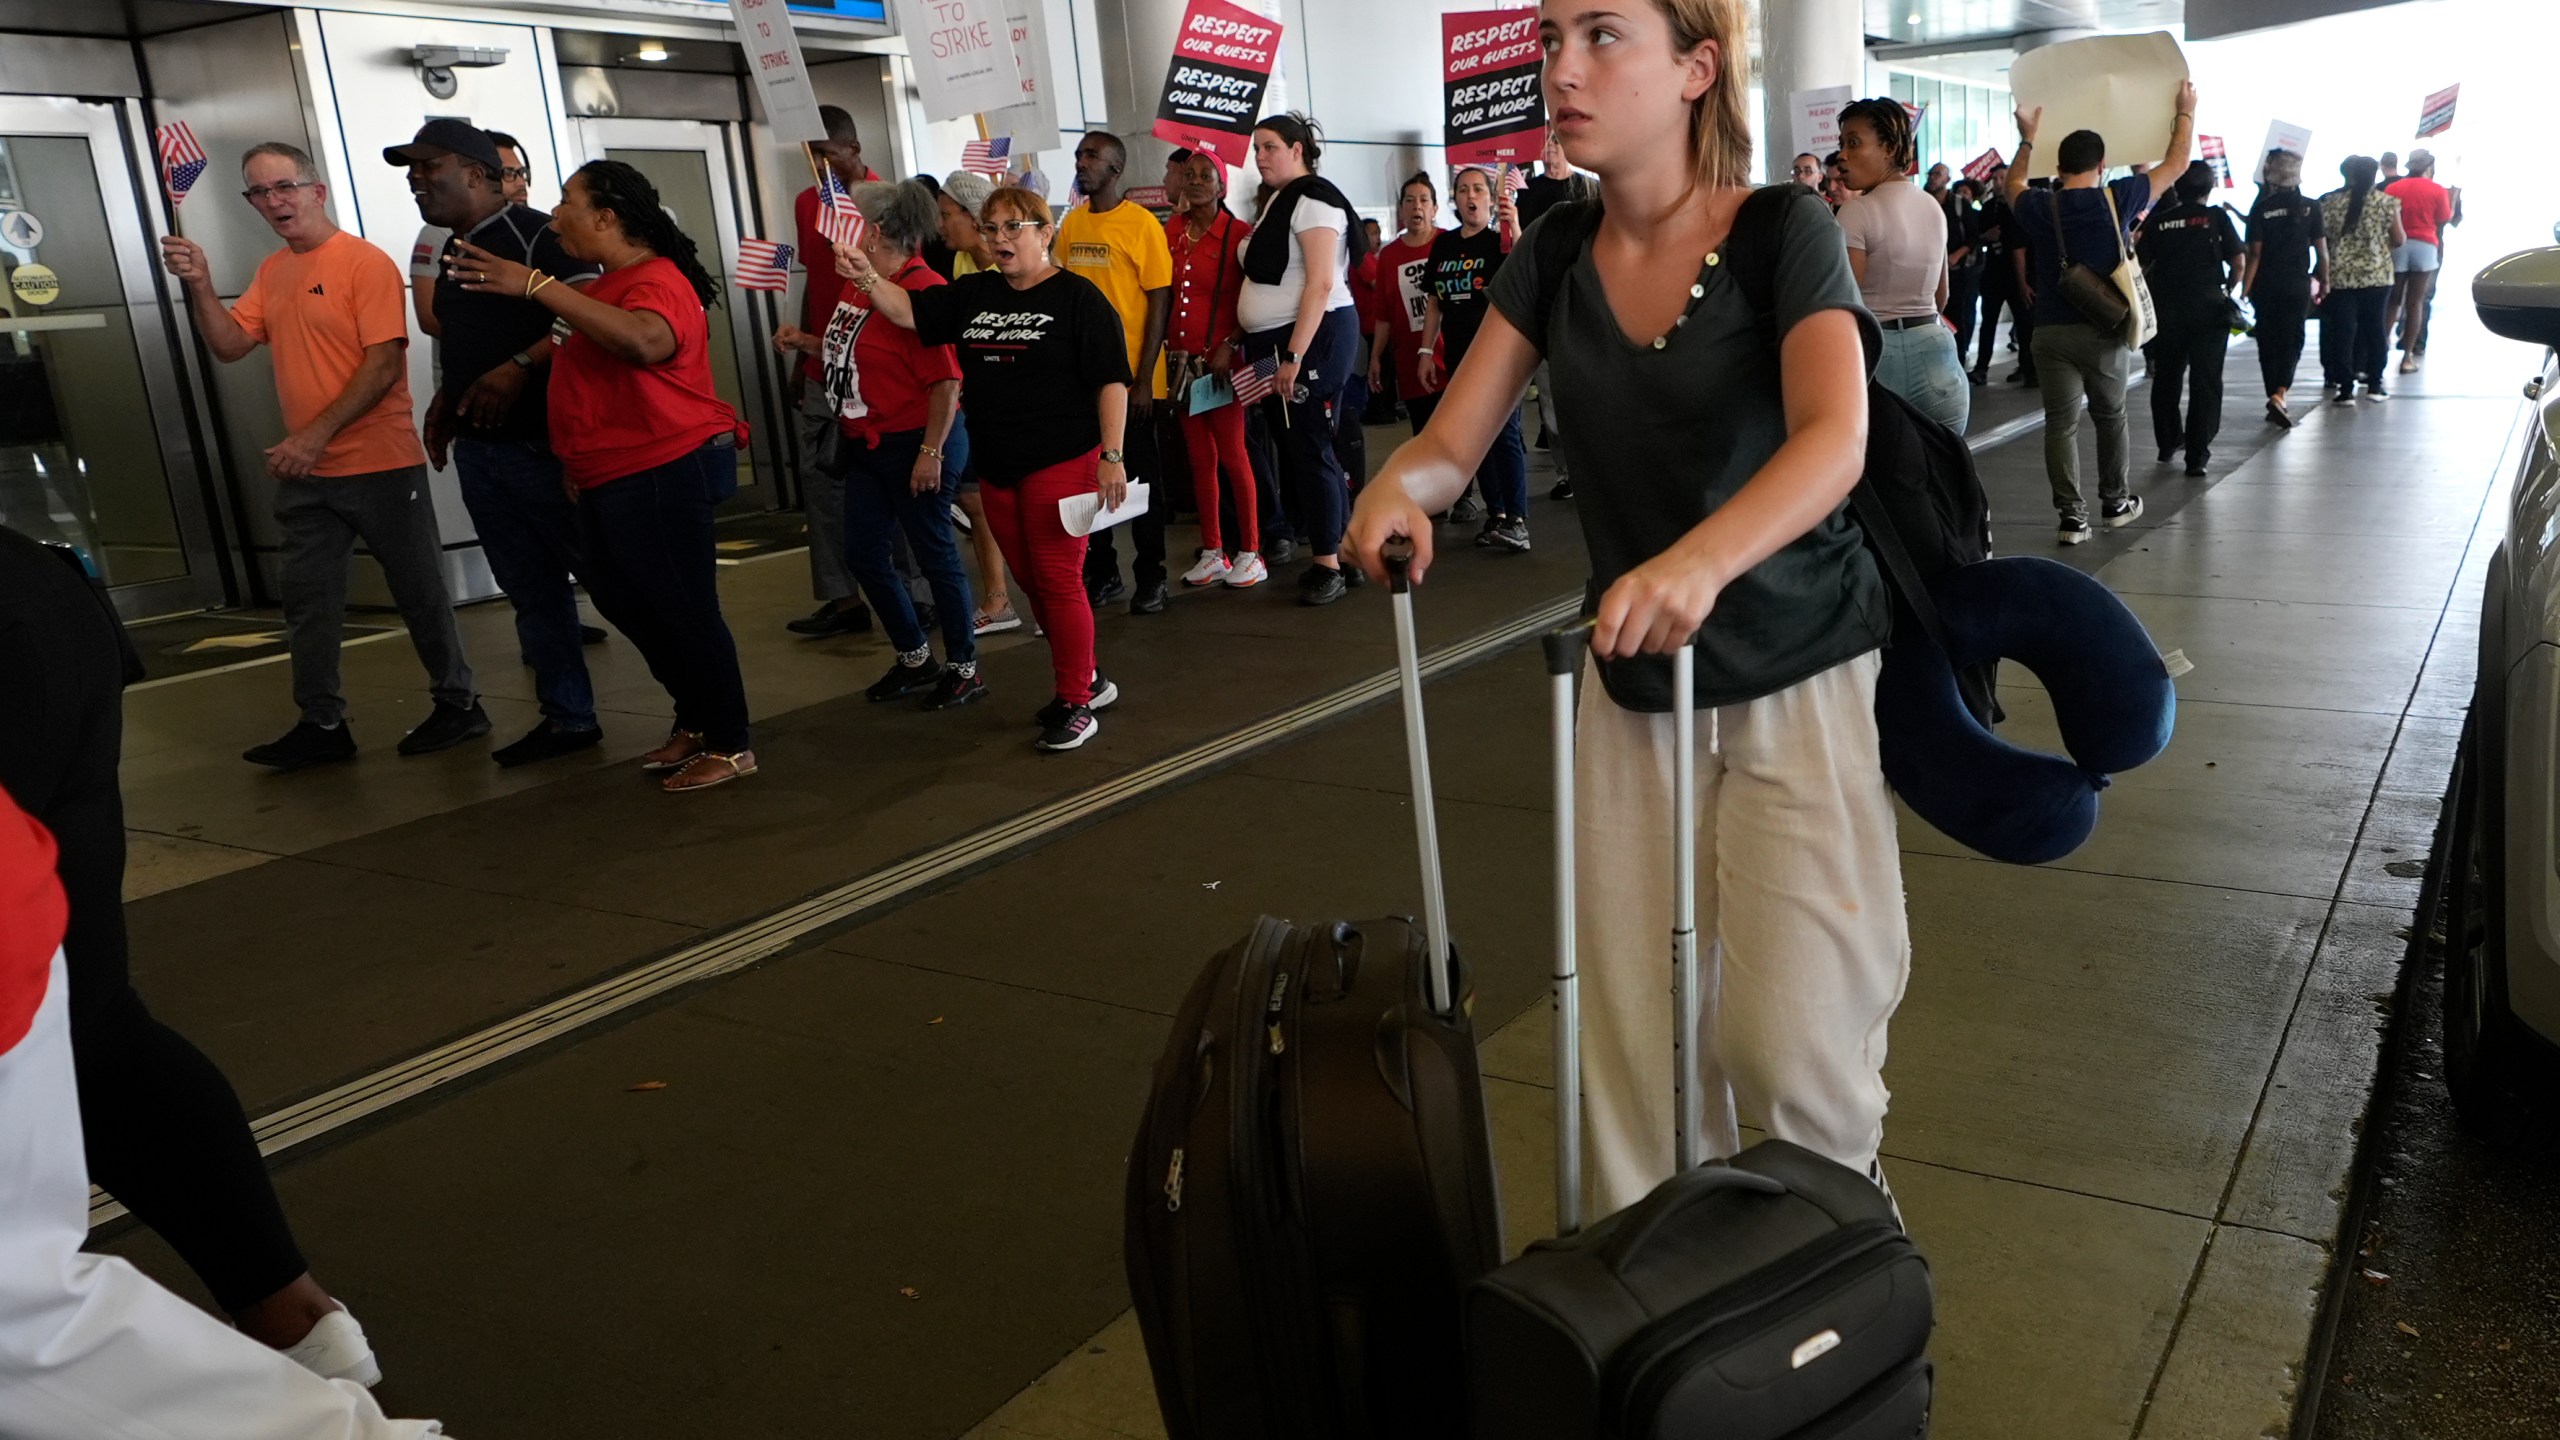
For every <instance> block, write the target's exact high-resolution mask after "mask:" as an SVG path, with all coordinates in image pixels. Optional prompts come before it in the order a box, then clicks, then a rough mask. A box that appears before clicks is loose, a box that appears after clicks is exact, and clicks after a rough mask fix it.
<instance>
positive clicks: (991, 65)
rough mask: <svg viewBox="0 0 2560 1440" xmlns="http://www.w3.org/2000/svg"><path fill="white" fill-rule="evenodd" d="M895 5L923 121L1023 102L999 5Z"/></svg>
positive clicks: (930, 0) (913, 1)
mask: <svg viewBox="0 0 2560 1440" xmlns="http://www.w3.org/2000/svg"><path fill="white" fill-rule="evenodd" d="M731 3H732V4H743V3H745V0H731ZM768 3H771V0H768ZM894 4H895V5H896V7H897V16H898V31H899V33H900V34H902V35H904V36H906V38H907V58H908V60H909V61H911V62H913V64H914V65H915V71H916V90H917V92H918V94H920V95H921V96H922V97H923V99H924V117H925V118H926V119H927V120H957V119H960V118H961V117H963V116H967V115H975V114H977V113H978V112H980V111H982V110H1002V109H1004V108H1006V107H1007V106H1012V105H1019V104H1021V103H1022V75H1021V72H1020V71H1019V70H1018V69H1016V67H1015V65H1014V58H1013V26H1012V24H1011V23H1010V22H1009V21H1008V20H1007V19H1006V18H1005V8H1006V7H1005V4H1004V3H1003V0H894Z"/></svg>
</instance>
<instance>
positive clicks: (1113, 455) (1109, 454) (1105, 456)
mask: <svg viewBox="0 0 2560 1440" xmlns="http://www.w3.org/2000/svg"><path fill="white" fill-rule="evenodd" d="M1102 463H1103V464H1105V465H1117V464H1119V463H1120V452H1119V451H1117V450H1105V451H1103V452H1102Z"/></svg>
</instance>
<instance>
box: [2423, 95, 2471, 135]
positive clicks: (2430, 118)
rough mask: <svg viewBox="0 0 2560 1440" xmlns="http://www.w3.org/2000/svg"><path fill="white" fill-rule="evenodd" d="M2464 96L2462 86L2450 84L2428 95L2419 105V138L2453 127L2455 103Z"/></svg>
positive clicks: (2441, 132) (2437, 133)
mask: <svg viewBox="0 0 2560 1440" xmlns="http://www.w3.org/2000/svg"><path fill="white" fill-rule="evenodd" d="M2461 98H2462V87H2461V86H2459V85H2448V86H2446V87H2445V88H2443V89H2442V90H2439V91H2437V92H2436V93H2434V94H2433V95H2430V96H2428V97H2427V101H2426V103H2425V104H2424V105H2421V106H2419V107H2418V138H2419V139H2421V140H2426V139H2430V138H2432V137H2434V136H2437V135H2441V134H2443V133H2444V132H2446V131H2447V130H2450V129H2452V128H2453V105H2454V102H2455V101H2457V100H2460V99H2461Z"/></svg>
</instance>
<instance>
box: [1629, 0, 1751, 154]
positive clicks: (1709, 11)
mask: <svg viewBox="0 0 2560 1440" xmlns="http://www.w3.org/2000/svg"><path fill="white" fill-rule="evenodd" d="M1653 4H1654V8H1655V9H1657V10H1660V11H1661V12H1662V18H1663V19H1665V20H1667V21H1669V22H1670V23H1671V48H1672V50H1673V51H1674V52H1675V53H1677V54H1681V55H1686V54H1688V53H1689V52H1690V51H1692V50H1695V49H1697V48H1698V46H1699V45H1701V44H1703V43H1704V42H1706V41H1709V40H1713V41H1714V42H1716V58H1717V60H1718V61H1719V64H1718V67H1717V73H1716V83H1715V84H1714V85H1712V86H1710V87H1708V90H1707V93H1706V94H1704V95H1701V96H1699V97H1698V98H1697V100H1695V101H1694V102H1692V103H1691V104H1690V106H1689V160H1690V163H1691V164H1692V165H1693V166H1694V167H1695V168H1696V173H1695V175H1694V177H1693V180H1694V183H1695V184H1697V185H1698V186H1699V187H1700V188H1702V189H1710V190H1712V189H1721V188H1723V187H1725V186H1728V185H1741V184H1746V183H1748V181H1749V179H1750V175H1751V25H1750V20H1749V17H1748V16H1747V15H1746V13H1745V12H1744V10H1743V0H1653Z"/></svg>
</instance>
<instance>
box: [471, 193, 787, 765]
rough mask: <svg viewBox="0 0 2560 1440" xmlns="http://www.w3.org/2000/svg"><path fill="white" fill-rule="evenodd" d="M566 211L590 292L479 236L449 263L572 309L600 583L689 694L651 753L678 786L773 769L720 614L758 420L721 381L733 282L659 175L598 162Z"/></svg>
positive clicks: (576, 436)
mask: <svg viewBox="0 0 2560 1440" xmlns="http://www.w3.org/2000/svg"><path fill="white" fill-rule="evenodd" d="M551 226H552V228H553V229H555V230H557V231H559V232H560V246H561V248H562V249H564V250H566V251H568V252H569V256H570V258H571V259H573V260H586V261H592V262H594V263H595V264H597V265H599V266H601V267H603V269H604V274H602V275H600V276H598V277H597V278H596V279H595V280H594V281H593V282H592V283H590V284H588V285H587V286H586V287H585V288H584V289H583V290H580V289H578V288H576V287H573V286H569V285H564V284H559V283H557V282H556V281H555V279H554V277H552V276H550V275H547V274H544V273H543V272H541V271H539V270H534V269H530V268H528V267H526V266H524V265H520V264H517V263H516V262H515V261H512V260H505V259H501V258H499V257H498V256H496V255H493V254H491V253H490V252H488V251H486V250H483V249H481V248H480V247H479V246H477V245H473V244H471V243H470V242H469V241H466V240H456V241H455V242H454V253H453V257H452V259H451V260H449V261H448V262H447V263H448V264H450V265H451V266H452V268H453V272H454V278H455V280H456V282H457V283H459V284H460V285H461V286H462V288H464V289H465V290H475V291H484V292H489V293H494V294H499V295H521V296H524V297H526V298H527V299H531V300H534V301H537V302H539V303H540V304H541V305H542V306H543V307H544V308H546V309H548V310H549V311H550V312H551V313H552V314H553V315H554V316H556V317H558V318H559V319H561V320H564V321H566V322H568V326H569V335H568V338H567V339H565V340H563V341H561V342H560V349H559V354H558V355H557V356H556V357H555V358H554V359H553V360H552V362H551V388H550V392H549V397H550V402H551V448H552V451H553V453H555V454H557V455H558V456H559V457H560V468H561V470H562V472H563V474H564V475H565V477H566V479H567V482H568V484H569V486H570V488H571V489H572V490H573V491H575V498H576V500H577V502H578V530H579V536H580V539H581V542H582V550H583V553H584V556H585V562H586V563H585V564H584V565H583V566H582V567H581V568H580V570H579V572H578V574H579V578H580V579H582V580H584V581H585V582H586V585H587V594H588V595H589V596H590V597H592V598H593V599H594V600H595V602H596V608H597V609H598V610H601V611H603V612H604V618H605V619H607V620H609V621H611V622H613V626H614V628H615V629H617V630H620V631H621V632H622V633H623V634H625V635H627V636H629V637H631V643H632V644H634V645H636V646H638V647H639V648H640V654H641V655H642V656H643V657H644V658H645V659H647V660H648V662H649V673H650V674H652V675H654V676H656V677H657V679H658V683H659V684H661V685H664V686H665V687H667V693H668V695H669V696H670V697H671V698H672V699H673V700H674V701H675V712H676V714H675V725H674V727H673V729H671V730H670V731H669V732H668V735H667V743H666V744H664V745H661V746H659V747H658V748H657V749H655V750H652V751H650V752H649V753H648V754H647V755H645V756H643V757H641V768H642V769H645V770H650V771H667V772H670V773H669V774H668V775H667V777H666V779H665V781H664V782H662V787H661V788H663V789H665V790H666V791H668V792H669V793H670V794H674V793H680V792H683V791H687V790H701V789H706V788H708V787H710V786H714V785H725V784H727V783H729V782H730V781H732V780H737V779H742V778H744V777H746V776H749V775H753V774H754V773H756V756H755V751H753V750H752V749H749V748H748V733H747V684H746V680H745V677H744V676H743V675H742V674H741V673H740V672H739V669H738V643H737V640H736V638H735V637H734V636H732V635H731V634H730V633H729V622H728V621H727V620H726V619H724V618H722V616H721V614H720V585H719V574H720V572H719V569H718V564H719V555H718V552H717V550H715V549H714V545H713V539H714V537H713V532H712V528H711V520H712V512H713V511H714V510H715V509H717V508H718V506H719V504H720V502H721V501H723V500H726V499H728V498H729V497H730V496H731V495H734V494H736V493H737V490H738V442H739V441H741V440H743V439H745V438H746V433H747V427H746V425H745V424H744V423H743V422H742V421H740V420H739V419H738V416H737V412H736V411H734V410H731V409H730V408H729V406H728V403H727V402H725V401H723V400H722V399H721V398H720V396H719V394H718V392H717V391H715V390H714V389H713V388H712V383H711V359H710V335H711V332H710V326H709V324H708V321H707V319H706V311H705V308H704V307H706V306H708V305H709V304H710V303H711V302H712V300H713V299H714V298H716V297H717V296H718V295H719V293H720V292H719V288H718V287H717V286H716V285H714V284H713V283H712V280H711V276H710V275H709V273H707V272H706V271H704V270H703V268H702V262H701V261H700V260H699V259H696V258H695V255H694V246H693V241H692V239H691V238H690V237H688V236H687V235H686V234H685V233H684V232H683V231H682V230H679V229H677V228H676V222H675V217H674V216H672V215H669V214H668V213H667V211H666V207H664V206H662V205H660V204H659V203H658V191H657V188H656V187H655V186H653V185H651V184H650V183H649V180H648V177H646V176H644V175H642V174H641V173H640V172H639V171H637V170H635V169H633V168H631V167H630V166H629V165H626V164H624V163H623V162H621V161H619V160H590V161H588V162H587V163H586V164H584V165H582V166H580V167H578V171H577V173H576V174H574V175H571V176H570V177H569V183H568V185H567V186H566V187H565V188H564V189H563V191H562V192H561V196H560V204H559V206H558V207H557V208H556V209H554V210H553V211H552V212H551Z"/></svg>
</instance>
